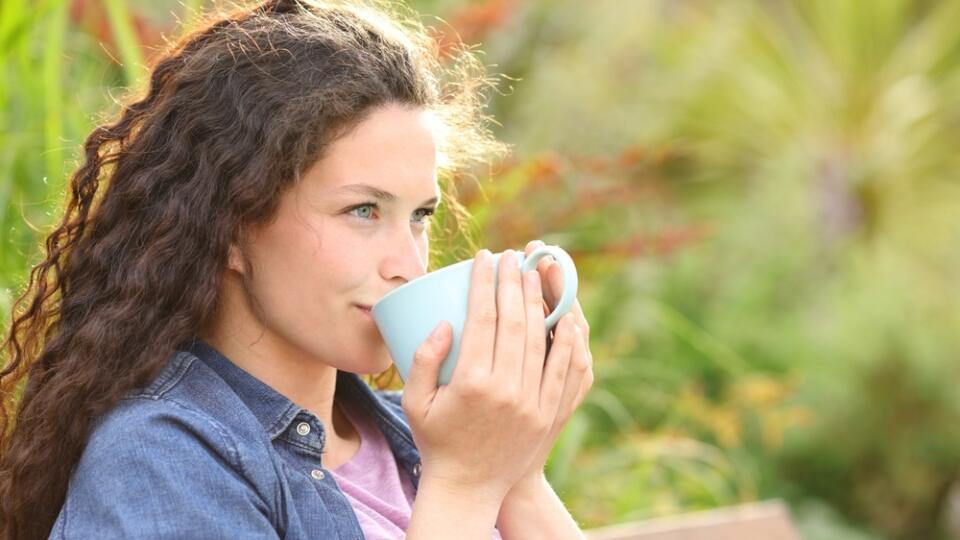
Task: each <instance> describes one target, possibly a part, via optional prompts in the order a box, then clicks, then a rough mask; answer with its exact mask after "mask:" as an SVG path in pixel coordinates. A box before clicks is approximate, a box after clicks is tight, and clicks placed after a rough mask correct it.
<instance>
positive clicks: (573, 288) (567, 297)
mask: <svg viewBox="0 0 960 540" xmlns="http://www.w3.org/2000/svg"><path fill="white" fill-rule="evenodd" d="M521 253H522V252H521ZM547 255H551V256H553V258H554V259H556V260H557V262H558V263H560V270H562V271H563V293H562V294H561V295H560V301H559V302H557V307H556V308H554V310H553V311H552V312H551V313H550V315H548V316H547V319H546V321H545V323H546V326H547V330H550V329H551V328H553V327H554V326H555V325H556V324H557V321H559V320H560V317H563V316H564V314H566V313H567V312H568V311H570V309H571V308H573V301H574V300H575V299H576V298H577V284H578V278H577V267H576V266H575V265H574V264H573V259H572V258H570V255H569V254H567V252H566V251H564V250H563V249H561V248H560V246H540V247H539V248H537V249H536V250H534V252H533V253H531V254H530V256H529V257H527V258H526V259H525V260H524V261H523V265H522V266H521V269H522V271H523V272H527V271H529V270H533V269H534V268H536V267H537V263H538V262H539V261H540V259H542V258H544V257H546V256H547Z"/></svg>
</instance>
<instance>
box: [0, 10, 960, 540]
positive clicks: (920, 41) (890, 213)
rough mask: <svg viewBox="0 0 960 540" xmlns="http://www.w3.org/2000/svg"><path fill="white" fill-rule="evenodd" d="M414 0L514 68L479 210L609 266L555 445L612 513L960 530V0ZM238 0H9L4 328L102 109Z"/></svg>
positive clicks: (567, 469) (440, 25)
mask: <svg viewBox="0 0 960 540" xmlns="http://www.w3.org/2000/svg"><path fill="white" fill-rule="evenodd" d="M410 5H411V6H412V7H414V8H415V9H417V10H419V11H420V12H421V13H423V14H424V17H423V22H424V23H425V24H427V25H429V26H431V27H434V28H436V32H437V37H438V39H440V40H441V41H444V42H445V43H454V42H456V41H458V40H462V41H463V42H466V43H469V44H476V45H477V50H478V51H481V53H482V58H483V61H484V63H485V64H487V65H488V69H489V70H490V72H491V74H493V75H497V74H499V75H498V78H499V81H500V84H499V87H498V88H499V91H498V92H494V93H491V96H490V103H489V112H490V113H491V114H492V115H493V116H494V117H495V118H496V120H497V121H498V122H499V125H498V126H496V129H495V131H496V133H497V135H498V136H499V137H500V138H501V139H502V140H504V141H506V142H508V143H510V144H512V145H513V153H512V155H511V156H510V157H509V158H507V159H506V160H505V161H503V162H502V163H498V164H495V165H494V166H492V167H491V168H489V169H487V170H485V171H484V172H483V174H481V175H480V177H479V178H478V180H479V182H478V185H479V187H475V188H473V189H464V190H463V191H462V197H463V202H464V204H465V205H466V206H467V207H468V208H469V209H470V210H471V211H472V212H473V214H474V217H475V222H474V228H473V229H472V230H471V231H470V234H472V235H473V236H474V238H475V239H476V240H477V241H478V242H480V243H481V244H482V245H485V246H488V247H490V248H491V249H493V250H502V249H506V248H522V247H523V246H524V245H525V243H526V241H528V240H530V239H534V238H540V239H543V240H544V241H546V242H548V243H555V244H559V245H561V246H563V247H564V248H566V249H567V250H568V251H570V252H571V253H572V254H573V255H574V258H575V260H576V262H577V265H578V268H579V269H580V275H581V293H580V300H581V303H582V304H583V306H584V309H585V312H586V314H587V317H588V319H589V321H590V323H591V327H592V347H593V351H594V359H595V366H594V369H595V374H596V377H597V381H596V383H595V385H594V389H593V391H592V393H591V394H590V396H589V397H588V399H587V401H586V402H585V403H584V405H583V406H582V407H581V409H580V410H579V412H578V413H577V415H576V416H575V417H574V418H573V420H572V421H571V423H570V424H569V426H568V428H567V429H566V430H565V432H564V434H563V436H562V439H561V440H560V442H559V443H558V445H557V447H556V448H555V451H554V454H553V455H552V458H551V462H550V463H549V465H548V468H549V470H548V473H549V477H550V480H551V482H552V484H553V485H554V487H555V488H556V489H557V491H558V492H559V493H560V495H561V497H562V498H563V499H564V501H565V502H566V503H567V505H568V507H569V508H570V510H571V511H572V513H573V514H574V516H575V517H576V518H577V519H578V520H580V521H581V523H582V524H583V525H585V526H588V527H593V526H599V525H606V524H611V523H616V522H622V521H627V520H636V519H644V518H649V517H654V516H661V515H668V514H674V513H678V512H683V511H689V510H697V509H705V508H713V507H718V506H727V505H735V504H739V503H743V502H748V501H754V500H764V499H771V498H779V499H782V500H785V501H787V502H788V503H789V505H790V508H791V511H792V513H793V517H794V520H795V521H796V522H797V524H798V526H799V528H800V531H801V533H802V534H803V536H804V537H805V538H807V539H825V540H826V539H839V540H860V539H879V538H891V539H938V538H960V532H958V531H960V524H958V521H960V487H958V486H960V483H958V480H960V425H958V424H960V392H958V391H957V387H958V382H960V359H958V354H957V352H958V351H960V333H958V329H960V302H958V292H957V287H956V286H955V283H956V281H957V278H958V277H960V181H958V180H960V178H958V174H960V173H958V166H960V151H958V143H960V1H957V0H723V1H720V2H704V1H697V0H592V1H590V2H583V1H580V0H556V1H549V0H485V1H473V2H470V1H466V0H415V1H412V2H411V3H410ZM209 7H210V6H209V5H208V2H207V1H202V0H181V1H173V0H156V1H151V2H134V1H124V0H3V1H2V2H0V103H2V105H3V106H2V108H0V128H2V129H0V240H2V242H0V308H2V312H3V318H2V319H0V323H2V325H3V328H7V327H8V322H9V310H10V305H11V302H12V299H13V298H15V296H16V295H17V294H18V293H19V291H20V290H21V288H22V286H23V283H24V280H25V277H26V275H27V272H28V270H29V268H30V266H31V264H34V263H36V262H37V261H38V258H39V256H40V251H39V248H40V242H41V240H42V238H43V232H44V231H45V230H46V227H47V226H49V224H50V223H51V220H52V219H54V218H56V217H57V216H58V213H59V211H60V209H61V208H62V205H63V200H64V199H63V197H64V186H65V179H66V177H67V175H68V174H69V173H70V171H72V170H73V168H74V167H75V166H76V164H77V159H78V156H79V148H80V145H81V143H82V141H83V139H84V137H85V136H86V134H87V133H88V132H89V131H90V129H91V128H92V126H93V125H95V123H96V122H98V121H99V120H100V119H102V118H104V117H109V116H110V115H112V114H114V113H115V112H116V111H117V108H118V105H117V101H118V100H119V99H121V98H122V97H123V96H124V95H125V93H126V92H127V89H132V90H133V91H136V90H137V89H138V88H142V86H139V85H141V84H142V82H143V80H144V77H145V76H146V74H147V68H146V67H145V66H148V65H149V61H150V58H151V57H152V55H153V54H155V52H156V51H157V50H158V48H160V47H162V45H163V43H164V39H165V38H175V37H176V36H178V35H180V34H181V33H182V32H183V28H184V27H189V26H190V25H191V24H194V23H195V21H196V20H197V19H198V18H199V16H198V15H197V13H201V12H203V11H204V10H206V9H208V8H209ZM467 185H470V184H467Z"/></svg>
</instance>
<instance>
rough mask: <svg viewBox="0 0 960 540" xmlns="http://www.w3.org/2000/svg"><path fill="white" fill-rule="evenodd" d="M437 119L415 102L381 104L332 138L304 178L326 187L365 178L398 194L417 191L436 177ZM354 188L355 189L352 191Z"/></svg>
mask: <svg viewBox="0 0 960 540" xmlns="http://www.w3.org/2000/svg"><path fill="white" fill-rule="evenodd" d="M438 132H439V130H438V125H437V119H436V116H435V115H434V114H433V113H432V112H430V111H428V110H426V109H420V108H410V107H404V106H401V105H386V106H383V107H379V108H377V109H374V110H373V111H371V112H370V113H369V115H368V116H367V117H366V118H365V119H364V120H363V121H361V122H360V123H359V124H357V125H356V126H355V127H354V129H353V130H351V131H350V132H349V133H347V134H346V135H344V136H343V137H341V138H339V139H337V140H335V141H334V142H333V143H331V145H330V146H329V147H328V148H327V150H326V152H325V154H324V156H323V158H322V159H320V160H319V161H318V162H317V163H316V164H315V165H314V166H313V167H311V168H310V170H308V171H307V173H306V175H305V177H306V178H305V179H308V180H310V181H311V182H316V183H317V184H318V185H319V187H321V188H322V189H323V190H324V191H325V192H340V191H346V192H347V193H350V190H342V189H341V188H343V187H344V186H347V185H351V184H361V183H362V184H370V185H373V186H376V187H379V188H381V189H383V190H385V191H389V192H392V193H396V194H398V195H399V196H400V197H405V196H408V195H409V196H410V197H421V196H422V195H423V193H424V190H428V191H430V192H432V191H433V190H434V184H435V182H436V163H437V141H436V137H437V135H438ZM354 193H355V191H354Z"/></svg>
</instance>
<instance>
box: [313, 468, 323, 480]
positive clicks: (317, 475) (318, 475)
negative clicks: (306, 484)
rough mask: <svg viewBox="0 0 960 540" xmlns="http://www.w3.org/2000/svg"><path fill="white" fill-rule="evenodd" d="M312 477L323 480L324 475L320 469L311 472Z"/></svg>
mask: <svg viewBox="0 0 960 540" xmlns="http://www.w3.org/2000/svg"><path fill="white" fill-rule="evenodd" d="M310 476H312V477H313V479H314V480H323V477H324V474H323V471H321V470H320V469H314V470H312V471H310Z"/></svg>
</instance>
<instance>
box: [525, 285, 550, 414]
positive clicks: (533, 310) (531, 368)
mask: <svg viewBox="0 0 960 540" xmlns="http://www.w3.org/2000/svg"><path fill="white" fill-rule="evenodd" d="M523 297H524V303H525V304H526V310H527V314H526V316H527V328H528V330H529V331H528V332H527V338H526V345H525V346H524V358H523V379H522V381H521V383H520V386H521V388H522V389H523V394H524V395H527V396H529V395H536V393H537V392H539V390H540V381H541V380H542V378H543V366H544V362H545V360H546V355H547V343H546V340H547V331H546V323H545V322H544V314H543V292H542V290H541V289H540V274H539V273H538V272H537V271H536V270H531V271H529V272H527V273H525V274H524V275H523Z"/></svg>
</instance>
